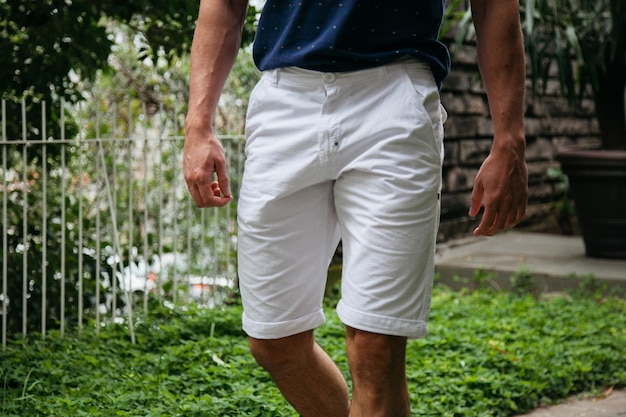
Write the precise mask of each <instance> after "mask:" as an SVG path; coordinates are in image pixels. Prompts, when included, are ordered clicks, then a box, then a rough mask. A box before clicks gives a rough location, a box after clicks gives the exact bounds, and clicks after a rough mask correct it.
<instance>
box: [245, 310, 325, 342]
mask: <svg viewBox="0 0 626 417" xmlns="http://www.w3.org/2000/svg"><path fill="white" fill-rule="evenodd" d="M325 321H326V317H325V316H324V312H323V311H322V309H320V310H318V311H315V312H313V313H310V314H307V315H306V316H302V317H299V318H297V319H295V320H289V321H280V322H273V323H261V322H258V321H254V320H250V319H249V318H248V317H247V316H246V312H245V311H244V313H243V317H242V324H243V330H244V331H245V332H246V334H247V335H248V336H250V337H253V338H255V339H280V338H282V337H287V336H293V335H294V334H298V333H302V332H306V331H307V330H312V329H315V328H317V327H319V326H321V325H322V324H324V322H325Z"/></svg>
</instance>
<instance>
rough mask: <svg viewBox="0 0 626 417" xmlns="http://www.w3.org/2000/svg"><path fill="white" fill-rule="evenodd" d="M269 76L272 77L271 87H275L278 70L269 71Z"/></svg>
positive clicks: (278, 76)
mask: <svg viewBox="0 0 626 417" xmlns="http://www.w3.org/2000/svg"><path fill="white" fill-rule="evenodd" d="M270 75H271V77H272V87H277V86H278V79H279V78H280V68H275V69H273V70H270Z"/></svg>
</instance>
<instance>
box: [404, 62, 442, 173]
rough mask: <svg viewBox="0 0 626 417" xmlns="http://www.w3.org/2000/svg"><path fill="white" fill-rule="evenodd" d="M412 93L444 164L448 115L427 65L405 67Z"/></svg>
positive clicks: (415, 64)
mask: <svg viewBox="0 0 626 417" xmlns="http://www.w3.org/2000/svg"><path fill="white" fill-rule="evenodd" d="M405 71H406V76H407V78H408V79H409V81H410V83H411V86H412V92H413V93H414V94H415V96H414V98H415V105H416V106H418V108H419V109H420V111H422V112H424V113H425V115H426V116H427V117H428V120H430V123H431V127H432V140H433V142H434V143H433V144H432V145H433V148H434V150H435V151H436V152H437V154H438V156H439V158H440V160H441V163H442V164H443V124H444V123H445V121H446V120H447V118H448V113H447V112H446V110H445V109H444V107H443V105H442V104H441V98H440V95H439V89H438V87H437V83H436V82H435V78H434V76H433V74H432V72H431V70H430V68H429V67H428V66H427V65H425V64H420V63H410V64H407V65H406V66H405Z"/></svg>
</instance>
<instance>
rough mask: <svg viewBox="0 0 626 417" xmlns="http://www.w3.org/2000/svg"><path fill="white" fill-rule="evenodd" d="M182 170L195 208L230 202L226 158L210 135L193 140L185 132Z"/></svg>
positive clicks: (217, 141)
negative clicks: (215, 177)
mask: <svg viewBox="0 0 626 417" xmlns="http://www.w3.org/2000/svg"><path fill="white" fill-rule="evenodd" d="M183 166H184V174H185V181H186V182H187V188H189V192H190V193H191V196H192V197H193V201H194V202H195V203H196V206H198V207H223V206H225V205H226V204H228V203H229V202H231V201H232V199H233V197H232V195H231V192H230V181H229V179H228V172H227V170H226V155H225V154H224V148H223V147H222V144H221V143H220V142H219V140H217V138H216V137H215V136H214V135H213V134H207V135H202V136H193V135H192V134H191V133H190V132H189V131H188V132H187V135H186V137H185V147H184V150H183ZM214 174H215V175H216V176H217V181H215V180H214Z"/></svg>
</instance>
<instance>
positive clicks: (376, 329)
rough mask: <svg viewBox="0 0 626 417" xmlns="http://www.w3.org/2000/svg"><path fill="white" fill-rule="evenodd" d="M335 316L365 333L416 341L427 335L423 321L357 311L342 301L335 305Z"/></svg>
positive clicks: (426, 326)
mask: <svg viewBox="0 0 626 417" xmlns="http://www.w3.org/2000/svg"><path fill="white" fill-rule="evenodd" d="M337 314H338V315H339V319H341V321H342V322H343V324H345V325H346V326H350V327H353V328H355V329H358V330H364V331H366V332H372V333H378V334H385V335H390V336H404V337H407V338H409V339H418V338H421V337H425V336H426V335H427V334H428V324H427V323H426V322H425V321H422V320H407V319H401V318H395V317H387V316H381V315H377V314H372V313H366V312H363V311H358V310H355V309H353V308H352V307H349V306H348V305H346V303H345V302H343V300H341V301H339V304H338V305H337Z"/></svg>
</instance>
